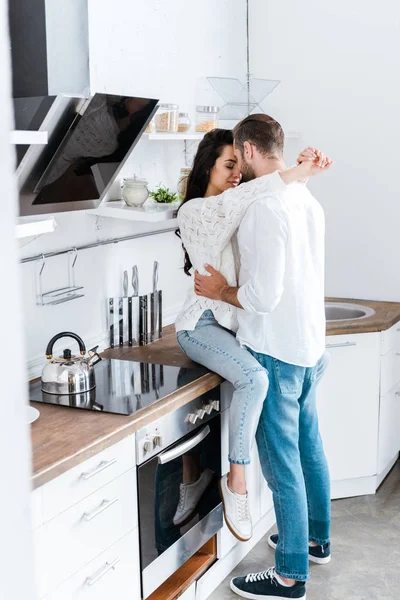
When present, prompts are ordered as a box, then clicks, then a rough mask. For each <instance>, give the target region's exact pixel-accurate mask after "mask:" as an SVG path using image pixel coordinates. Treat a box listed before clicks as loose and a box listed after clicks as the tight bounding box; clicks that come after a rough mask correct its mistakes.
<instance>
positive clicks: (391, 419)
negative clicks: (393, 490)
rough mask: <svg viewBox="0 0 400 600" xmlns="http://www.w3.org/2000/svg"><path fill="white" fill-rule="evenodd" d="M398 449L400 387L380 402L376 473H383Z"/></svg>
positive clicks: (399, 443) (399, 442)
mask: <svg viewBox="0 0 400 600" xmlns="http://www.w3.org/2000/svg"><path fill="white" fill-rule="evenodd" d="M399 449H400V386H397V387H395V388H394V389H393V390H392V391H390V392H389V393H388V394H386V395H385V396H383V397H382V398H381V401H380V409H379V445H378V473H383V472H384V471H385V469H386V468H387V467H388V465H390V464H391V463H392V462H393V460H394V459H395V458H396V456H397V455H398V453H399Z"/></svg>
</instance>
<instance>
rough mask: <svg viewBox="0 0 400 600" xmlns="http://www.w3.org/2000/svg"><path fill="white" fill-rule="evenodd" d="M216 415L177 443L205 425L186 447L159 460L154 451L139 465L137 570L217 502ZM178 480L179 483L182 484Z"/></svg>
mask: <svg viewBox="0 0 400 600" xmlns="http://www.w3.org/2000/svg"><path fill="white" fill-rule="evenodd" d="M220 424H221V417H220V415H216V416H215V417H214V418H213V419H211V420H210V421H208V422H207V424H206V425H203V426H201V427H199V428H198V429H196V430H194V431H192V432H191V433H190V434H188V435H187V436H185V437H184V438H181V439H180V440H179V441H178V442H177V443H176V444H174V445H172V446H170V447H169V448H166V449H163V451H162V452H161V453H160V454H164V452H166V451H168V452H169V451H170V450H172V449H176V450H179V447H180V446H181V444H182V443H183V442H185V441H186V440H189V439H191V438H193V437H194V436H196V435H197V434H199V432H201V431H202V429H204V427H207V426H208V427H209V428H210V432H209V433H208V435H207V436H206V437H205V438H204V439H203V440H202V441H201V442H200V443H198V444H197V445H196V446H195V447H193V448H192V449H191V450H188V451H187V452H185V453H184V454H181V455H179V456H176V458H173V459H172V460H170V461H169V462H166V463H165V464H160V463H159V461H158V456H160V455H158V456H156V457H154V458H152V459H151V460H149V461H148V462H147V463H144V464H142V465H141V466H140V467H138V495H139V532H140V559H141V569H142V570H143V569H145V568H146V567H147V566H148V565H150V564H151V563H152V562H153V561H154V560H156V559H157V558H158V557H159V556H160V555H161V554H162V553H163V552H165V550H167V549H168V548H169V547H170V546H172V545H173V544H174V543H175V542H176V541H177V540H178V539H179V538H181V537H182V536H183V535H184V534H185V533H186V532H187V531H189V529H190V528H191V527H193V526H194V525H196V524H197V523H198V522H199V521H201V519H202V518H204V517H205V516H207V515H208V514H209V513H210V512H211V511H212V510H213V509H214V508H216V507H217V506H218V504H219V503H220V501H221V500H220V495H219V490H218V480H219V477H220V476H221V425H220ZM182 484H183V485H182Z"/></svg>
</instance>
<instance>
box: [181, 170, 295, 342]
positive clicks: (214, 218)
mask: <svg viewBox="0 0 400 600" xmlns="http://www.w3.org/2000/svg"><path fill="white" fill-rule="evenodd" d="M285 189H286V185H285V183H284V182H283V181H282V179H281V177H280V175H279V173H278V171H275V172H274V173H272V174H270V175H264V176H263V177H259V178H257V179H254V180H252V181H249V182H248V183H243V184H242V185H240V186H238V187H237V188H234V189H231V190H227V191H226V192H223V193H222V194H220V195H219V196H211V197H209V198H196V199H193V200H189V201H188V202H186V203H185V204H184V205H183V206H182V208H181V209H180V210H179V212H178V225H179V228H180V231H181V236H182V242H183V245H184V246H185V248H186V250H187V252H188V254H189V256H190V260H191V262H192V264H193V267H194V268H195V269H197V270H198V271H199V273H202V274H204V273H206V271H205V270H204V265H205V264H208V265H211V266H212V267H214V268H215V269H217V270H218V271H220V272H221V273H222V274H223V275H224V276H225V277H226V280H227V282H228V284H229V285H232V286H237V284H238V280H237V276H238V273H237V268H235V257H234V252H233V249H232V244H231V238H232V236H233V234H234V233H235V231H236V230H237V228H238V227H239V225H240V223H241V220H242V218H243V216H244V215H245V213H246V210H247V209H248V208H249V206H251V204H253V203H254V202H255V201H256V200H257V199H260V198H266V197H268V196H270V195H271V194H274V193H276V192H278V191H280V190H281V191H284V190H285ZM205 310H211V311H212V312H213V313H214V317H215V319H216V320H217V321H218V323H219V324H220V325H222V326H223V327H226V328H227V329H230V330H231V331H236V330H237V326H238V325H237V309H236V308H235V307H234V306H231V305H230V304H226V303H225V302H219V301H216V300H209V299H208V298H203V297H201V296H197V295H196V294H195V292H194V289H193V280H192V284H191V286H190V288H189V290H188V293H187V296H186V300H185V303H184V305H183V308H182V310H181V311H180V312H179V314H178V317H177V320H176V323H175V326H176V330H177V331H181V330H184V329H187V330H189V331H190V330H193V329H194V328H195V327H196V324H197V321H198V320H199V318H200V317H201V315H202V314H203V312H204V311H205Z"/></svg>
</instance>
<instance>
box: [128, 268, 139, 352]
mask: <svg viewBox="0 0 400 600" xmlns="http://www.w3.org/2000/svg"><path fill="white" fill-rule="evenodd" d="M131 283H132V296H129V298H128V344H129V346H133V339H135V344H137V343H138V335H137V317H138V314H137V312H138V311H137V308H138V307H137V301H135V306H136V318H135V338H133V319H132V313H133V297H135V298H137V297H138V296H139V275H138V268H137V266H136V265H135V266H134V267H132V280H131Z"/></svg>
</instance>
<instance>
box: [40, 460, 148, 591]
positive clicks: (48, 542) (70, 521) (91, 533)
mask: <svg viewBox="0 0 400 600" xmlns="http://www.w3.org/2000/svg"><path fill="white" fill-rule="evenodd" d="M137 521H138V520H137V491H136V469H131V470H130V471H127V472H126V473H124V474H123V475H121V476H120V477H118V478H117V479H114V481H112V482H111V483H109V484H108V485H106V486H104V487H103V488H101V489H100V490H97V491H96V492H94V493H93V494H91V495H90V496H89V497H88V498H85V499H84V500H81V502H79V503H78V504H75V505H74V506H73V507H72V508H69V509H68V510H66V511H64V512H63V513H62V514H60V515H58V516H57V517H55V518H54V519H52V520H51V521H49V522H48V523H45V524H44V525H43V526H42V527H39V529H37V530H36V531H35V533H34V539H35V551H36V569H37V583H38V587H39V589H38V591H39V594H38V595H39V597H40V596H42V595H45V594H46V593H48V592H49V591H50V590H53V589H54V588H55V587H56V586H57V585H59V584H60V583H61V582H62V581H64V580H65V579H67V578H68V577H70V576H71V575H73V573H75V572H76V571H78V570H79V569H80V568H82V567H83V566H84V565H86V564H87V563H89V562H90V561H91V560H92V559H93V558H94V557H95V556H97V555H98V554H99V553H100V552H103V551H104V550H105V549H106V548H108V547H110V546H111V545H112V544H113V543H114V542H116V541H117V540H119V539H120V538H122V537H123V536H124V535H126V534H127V533H128V532H129V531H131V530H132V529H134V528H135V527H136V526H137Z"/></svg>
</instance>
